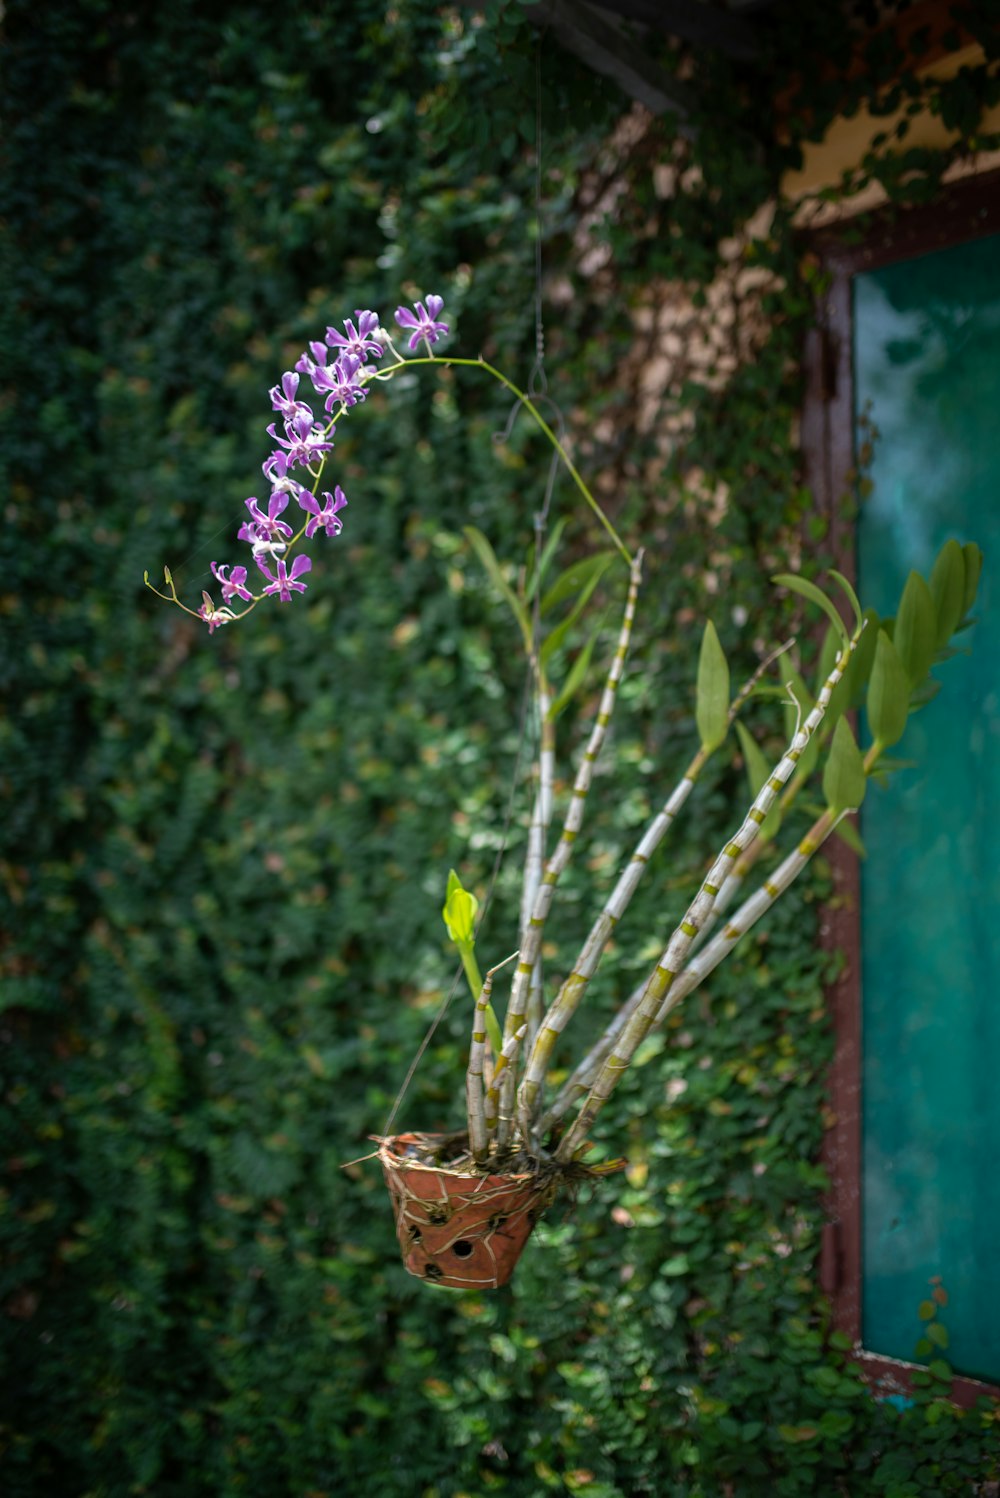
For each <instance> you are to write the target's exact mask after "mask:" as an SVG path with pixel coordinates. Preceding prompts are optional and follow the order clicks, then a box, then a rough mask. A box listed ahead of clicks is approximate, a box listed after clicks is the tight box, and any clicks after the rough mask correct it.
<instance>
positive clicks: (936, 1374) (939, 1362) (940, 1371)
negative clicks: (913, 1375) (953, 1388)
mask: <svg viewBox="0 0 1000 1498" xmlns="http://www.w3.org/2000/svg"><path fill="white" fill-rule="evenodd" d="M927 1372H928V1373H929V1374H931V1376H932V1377H933V1378H939V1379H940V1380H941V1382H942V1383H945V1384H950V1383H951V1380H952V1370H951V1365H950V1364H949V1363H946V1362H945V1360H944V1358H935V1359H934V1361H933V1362H932V1363H928V1365H927Z"/></svg>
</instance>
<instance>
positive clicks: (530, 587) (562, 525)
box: [524, 515, 566, 603]
mask: <svg viewBox="0 0 1000 1498" xmlns="http://www.w3.org/2000/svg"><path fill="white" fill-rule="evenodd" d="M565 529H566V517H565V516H562V515H561V516H560V517H559V519H558V520H557V521H556V523H555V524H554V525H553V527H552V530H551V531H550V532H549V537H548V540H547V541H546V542H545V545H544V546H543V547H542V554H541V556H540V558H539V559H538V569H537V571H536V570H535V562H534V557H535V554H534V551H532V554H531V564H530V566H529V569H528V581H527V584H526V586H525V590H524V596H525V598H526V599H527V600H528V602H529V603H530V602H531V600H532V599H533V598H534V596H535V592H536V590H537V589H538V588H539V587H541V585H542V583H543V582H544V581H545V574H546V572H548V570H549V567H550V565H551V563H552V558H553V557H554V556H555V554H556V549H557V547H558V545H559V542H560V541H561V540H562V534H563V531H564V530H565Z"/></svg>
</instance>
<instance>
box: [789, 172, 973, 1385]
mask: <svg viewBox="0 0 1000 1498" xmlns="http://www.w3.org/2000/svg"><path fill="white" fill-rule="evenodd" d="M866 223H867V227H866V228H865V229H864V230H862V229H861V228H859V225H858V223H857V222H852V223H851V224H849V225H847V226H844V227H841V228H839V229H834V230H826V231H822V232H820V233H817V234H814V235H812V236H810V237H809V239H808V241H807V243H806V246H805V249H806V252H807V253H811V254H814V255H816V256H817V257H818V259H819V261H820V263H821V265H822V268H823V270H824V272H825V277H826V282H827V289H826V291H825V294H824V296H823V298H822V300H821V302H820V304H819V306H818V308H817V317H816V322H815V325H814V327H813V328H812V330H811V331H810V333H809V335H808V337H807V340H806V346H805V350H804V375H805V391H804V404H803V411H802V446H803V454H804V459H805V466H806V479H807V482H808V484H809V486H810V488H811V489H812V492H813V495H814V498H815V506H816V509H817V510H818V511H819V513H821V514H822V515H824V516H825V517H826V518H827V521H828V525H829V531H828V545H829V546H830V548H831V549H832V551H833V552H834V554H835V556H836V558H837V566H838V567H839V568H840V570H841V571H842V572H843V573H844V574H845V576H847V577H849V578H850V579H851V580H852V581H854V578H855V568H856V558H855V545H854V537H855V529H854V518H855V509H856V506H855V501H854V492H855V469H856V455H855V444H854V424H855V423H854V368H853V309H852V281H853V278H854V276H856V275H857V274H858V273H859V272H861V271H866V270H874V269H876V268H878V267H879V266H882V265H888V264H891V263H893V262H895V261H899V260H909V259H913V258H914V257H915V256H917V255H924V254H927V253H929V252H930V251H932V250H937V249H945V248H947V247H948V246H949V245H954V244H960V243H963V242H965V241H968V240H971V239H979V238H982V237H984V236H985V235H988V234H996V233H1000V172H993V173H990V174H989V175H988V176H983V177H981V178H976V179H973V180H967V181H965V182H963V183H961V184H956V185H955V186H954V187H952V188H950V189H948V190H947V191H946V192H945V193H943V194H942V197H941V198H940V199H939V200H938V201H937V202H935V203H934V204H933V205H930V206H927V207H921V208H916V209H911V210H908V211H906V212H901V211H898V210H895V211H893V212H891V213H886V212H882V213H879V214H873V215H870V216H868V218H867V220H866ZM828 847H829V848H830V853H829V859H830V863H831V864H832V866H833V873H834V881H835V885H834V887H835V897H834V899H833V900H832V901H831V903H830V905H829V906H828V907H827V908H826V910H825V911H824V913H823V917H822V925H821V935H822V940H823V942H824V945H826V946H827V947H828V948H829V949H830V950H836V951H839V952H842V953H843V954H844V955H845V958H846V961H845V962H844V965H843V968H842V970H841V972H840V975H839V977H838V978H837V980H836V982H835V983H834V984H833V985H832V986H831V987H830V988H829V990H828V1004H829V1011H830V1016H831V1019H832V1022H833V1025H834V1029H835V1033H836V1049H835V1055H834V1061H833V1065H832V1067H831V1070H830V1088H829V1091H830V1105H831V1110H832V1113H833V1122H832V1123H831V1125H830V1128H829V1129H828V1131H827V1135H826V1139H825V1143H824V1149H823V1161H824V1164H825V1165H826V1168H827V1170H828V1172H829V1175H830V1180H831V1188H830V1192H829V1196H828V1198H827V1213H828V1221H827V1225H826V1228H825V1230H824V1235H823V1246H822V1252H821V1255H820V1284H821V1286H822V1288H823V1290H824V1291H825V1292H826V1293H827V1294H828V1295H829V1296H830V1300H831V1304H832V1309H833V1320H834V1324H835V1326H836V1327H837V1329H838V1330H840V1331H842V1332H845V1333H846V1334H847V1335H848V1336H849V1337H850V1338H851V1339H852V1341H853V1342H854V1343H855V1346H856V1348H857V1356H858V1360H859V1362H860V1363H861V1364H862V1367H863V1368H864V1370H865V1376H866V1377H867V1378H868V1380H869V1382H870V1383H872V1384H873V1385H874V1386H877V1387H878V1388H879V1389H880V1390H882V1391H884V1392H900V1393H907V1392H908V1391H909V1389H910V1375H911V1373H912V1372H913V1371H914V1370H915V1368H916V1367H917V1366H918V1365H916V1364H910V1363H904V1362H901V1361H898V1360H896V1359H892V1358H886V1357H882V1356H880V1355H877V1354H874V1353H868V1352H866V1351H865V1349H864V1347H863V1343H862V1326H861V1275H862V1248H861V1231H862V1224H861V1167H862V1158H861V930H860V902H859V894H860V878H859V868H858V860H857V858H856V856H855V855H854V854H853V853H851V852H850V850H849V849H848V848H847V847H846V846H845V845H844V844H843V843H842V842H840V841H839V839H834V840H833V842H832V843H831V844H829V845H828ZM983 1394H988V1395H1000V1388H997V1387H995V1386H993V1385H991V1384H985V1383H980V1382H979V1381H978V1380H976V1379H971V1378H964V1377H956V1378H955V1381H954V1384H953V1386H952V1397H953V1398H954V1399H955V1401H956V1403H958V1404H962V1405H972V1404H974V1403H975V1401H976V1399H978V1398H979V1397H980V1396H981V1395H983Z"/></svg>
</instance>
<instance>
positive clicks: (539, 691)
mask: <svg viewBox="0 0 1000 1498" xmlns="http://www.w3.org/2000/svg"><path fill="white" fill-rule="evenodd" d="M533 664H534V670H535V681H536V700H537V703H538V719H539V725H540V747H539V755H538V789H537V792H536V795H535V802H534V806H533V807H532V813H531V825H530V827H529V829H528V856H527V858H526V860H525V868H524V884H523V886H522V890H521V919H520V941H521V943H522V945H523V944H524V940H525V936H526V933H527V928H528V923H529V922H530V920H531V912H532V910H533V908H534V904H535V897H536V895H537V894H538V886H539V885H540V884H541V882H542V870H543V869H544V867H545V856H546V850H547V846H548V834H549V827H550V825H551V822H552V791H553V784H554V781H555V763H556V750H555V724H554V723H553V721H552V717H551V713H550V708H551V706H552V695H551V693H550V691H549V686H548V682H547V680H546V677H545V673H544V670H543V668H542V665H541V660H540V657H539V655H538V652H537V649H536V651H535V658H534V662H533ZM543 1008H544V1003H543V998H542V959H541V954H539V956H538V957H536V959H535V965H534V967H533V969H532V973H531V979H530V982H529V984H528V1003H527V1009H526V1013H527V1019H528V1033H527V1038H526V1049H530V1047H531V1046H532V1045H533V1044H534V1039H535V1035H536V1033H537V1031H538V1027H539V1025H540V1023H541V1019H542V1011H543Z"/></svg>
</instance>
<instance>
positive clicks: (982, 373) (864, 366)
mask: <svg viewBox="0 0 1000 1498" xmlns="http://www.w3.org/2000/svg"><path fill="white" fill-rule="evenodd" d="M854 313H855V317H854V324H855V350H854V353H855V388H856V391H857V413H858V414H861V413H864V412H865V410H866V408H868V407H869V403H870V413H871V419H872V420H873V421H874V424H875V427H876V428H877V431H878V434H879V435H878V436H877V437H876V440H875V444H874V451H875V456H874V463H873V467H872V470H871V477H872V479H873V481H874V489H873V492H872V494H871V496H870V497H869V498H868V499H867V500H865V501H864V502H863V504H862V512H861V516H860V519H859V524H858V569H859V577H860V588H859V591H860V593H861V596H862V598H863V599H865V600H866V601H867V602H869V603H872V604H874V606H875V607H876V608H878V609H879V610H880V611H881V612H883V613H891V612H893V610H894V606H895V601H896V599H897V598H898V596H899V592H900V589H901V587H902V585H903V583H904V582H905V580H906V576H907V573H908V572H909V570H910V568H911V567H915V568H917V569H918V570H920V571H923V572H924V573H926V572H927V571H928V570H929V568H930V565H931V563H932V561H933V558H934V556H935V554H936V552H937V550H938V548H939V547H940V546H941V544H942V543H943V542H944V541H946V540H947V539H948V538H949V537H951V536H954V537H957V538H958V539H960V540H974V541H977V542H978V543H979V545H980V546H981V547H982V548H983V551H984V552H985V563H984V571H983V582H982V587H981V590H980V595H979V600H978V603H977V607H976V614H977V615H978V619H979V622H978V624H977V625H976V627H975V629H973V630H972V631H970V632H969V633H968V635H966V636H965V637H964V638H965V639H966V640H967V641H968V644H969V645H970V647H971V652H972V653H971V655H970V656H968V657H967V658H966V657H963V658H961V659H959V660H955V661H951V662H949V664H948V668H947V670H945V671H943V672H941V673H940V674H941V680H942V689H941V692H940V694H939V696H938V697H937V698H936V699H935V701H934V702H932V703H931V704H930V706H929V707H926V708H924V709H922V710H921V711H920V712H919V713H918V714H916V715H915V716H914V717H913V718H911V720H910V724H909V727H908V729H907V733H906V736H905V738H904V739H903V741H902V743H901V745H900V746H899V752H900V754H901V755H902V756H903V757H905V758H912V759H914V760H915V761H916V762H917V768H915V769H909V770H902V771H900V773H899V774H898V775H897V776H895V777H894V779H893V781H892V783H891V785H890V786H889V787H888V788H887V789H882V790H879V789H877V788H875V787H873V788H872V789H871V790H870V792H869V795H868V798H867V800H866V802H865V806H864V809H863V818H862V829H861V830H862V836H863V838H864V841H865V844H866V846H867V849H868V855H869V856H868V859H867V860H866V862H865V863H864V864H863V866H862V875H861V879H862V896H861V930H862V1031H863V1060H862V1088H863V1092H862V1119H863V1167H862V1168H863V1180H862V1205H863V1293H862V1328H863V1340H864V1345H865V1347H866V1348H868V1349H869V1350H870V1351H872V1352H878V1353H883V1354H886V1355H888V1356H892V1357H899V1358H906V1359H912V1358H913V1356H914V1346H915V1343H916V1341H917V1338H918V1337H919V1336H920V1321H919V1319H918V1313H917V1308H918V1306H919V1304H920V1302H921V1301H922V1300H925V1299H926V1298H927V1295H928V1289H929V1287H928V1281H929V1280H930V1278H931V1276H933V1275H940V1276H941V1278H942V1280H943V1282H944V1287H945V1289H946V1290H947V1292H948V1297H949V1300H948V1305H947V1307H946V1308H945V1309H944V1311H943V1313H942V1317H941V1319H942V1321H943V1323H944V1325H945V1327H946V1328H947V1330H948V1333H949V1346H948V1347H947V1349H946V1350H945V1351H944V1353H943V1355H944V1356H945V1357H946V1358H947V1359H948V1360H949V1361H950V1362H951V1364H952V1366H953V1367H954V1368H955V1369H956V1370H957V1371H959V1372H962V1373H966V1374H970V1375H972V1376H979V1377H981V1378H989V1379H993V1380H998V1379H1000V236H998V237H992V238H989V239H981V240H977V241H975V242H972V243H968V244H965V245H959V246H957V247H955V248H952V249H947V250H940V251H935V252H934V253H932V254H928V255H925V256H922V257H920V258H918V259H915V260H910V261H906V262H903V263H900V264H896V265H891V266H888V267H886V268H883V269H880V270H877V271H872V272H867V273H865V274H863V275H859V276H858V277H857V278H856V280H855V306H854Z"/></svg>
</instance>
